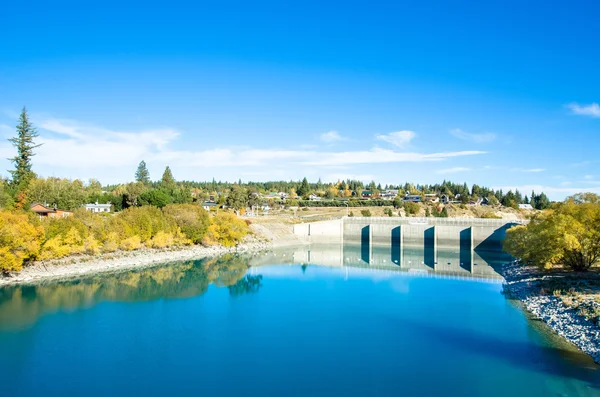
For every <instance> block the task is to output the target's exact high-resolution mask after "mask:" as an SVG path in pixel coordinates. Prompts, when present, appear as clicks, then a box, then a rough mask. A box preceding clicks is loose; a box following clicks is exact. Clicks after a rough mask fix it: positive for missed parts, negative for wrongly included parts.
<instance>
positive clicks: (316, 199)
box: [308, 194, 321, 201]
mask: <svg viewBox="0 0 600 397" xmlns="http://www.w3.org/2000/svg"><path fill="white" fill-rule="evenodd" d="M308 199H309V200H310V201H320V200H321V197H319V196H317V195H316V194H311V195H310V196H308Z"/></svg>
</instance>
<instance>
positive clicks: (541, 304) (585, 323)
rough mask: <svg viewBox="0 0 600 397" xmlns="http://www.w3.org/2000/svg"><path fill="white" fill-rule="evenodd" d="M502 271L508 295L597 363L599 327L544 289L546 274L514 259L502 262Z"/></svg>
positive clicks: (599, 360) (599, 354)
mask: <svg viewBox="0 0 600 397" xmlns="http://www.w3.org/2000/svg"><path fill="white" fill-rule="evenodd" d="M502 273H503V276H504V278H505V280H506V284H505V293H506V294H507V295H508V296H510V297H513V298H516V299H518V300H520V301H521V302H523V304H524V306H525V308H526V309H527V310H528V311H529V312H531V313H532V314H533V315H534V316H536V317H537V318H539V319H540V320H542V321H544V322H545V323H546V324H548V326H550V328H552V330H554V332H556V333H557V334H558V335H560V336H562V337H563V338H565V339H566V340H568V341H569V342H571V343H573V344H574V345H575V346H577V347H578V348H579V349H581V350H582V351H583V352H584V353H586V354H589V355H590V356H592V358H593V359H594V361H595V362H596V363H598V364H600V327H599V326H598V325H597V324H595V323H593V322H592V321H589V320H586V319H585V318H584V317H582V316H581V315H579V313H578V312H577V310H575V309H572V308H570V307H568V306H566V305H565V304H564V303H563V301H562V300H561V299H560V298H559V297H557V296H554V295H552V291H546V290H545V289H544V288H543V284H544V282H545V281H546V277H547V276H545V275H544V274H540V272H539V270H537V269H536V268H532V267H527V266H522V265H520V264H518V263H516V262H513V263H509V264H506V265H504V266H503V268H502Z"/></svg>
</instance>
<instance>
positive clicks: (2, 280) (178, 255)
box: [0, 241, 271, 287]
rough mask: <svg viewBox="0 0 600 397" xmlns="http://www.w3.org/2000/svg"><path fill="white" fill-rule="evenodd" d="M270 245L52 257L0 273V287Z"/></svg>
mask: <svg viewBox="0 0 600 397" xmlns="http://www.w3.org/2000/svg"><path fill="white" fill-rule="evenodd" d="M270 247H271V243H268V242H261V241H253V242H246V243H242V244H239V245H237V246H236V247H223V246H211V247H204V246H192V247H186V248H183V249H174V250H156V249H145V250H139V251H132V252H126V253H123V252H120V253H116V254H114V255H112V256H108V255H104V256H101V257H98V258H90V257H74V258H66V259H63V260H61V261H52V262H51V263H43V262H36V263H34V264H32V265H30V266H26V267H24V268H23V270H22V271H20V272H19V273H15V274H12V275H8V276H4V277H0V287H2V286H6V285H11V284H21V283H34V282H40V281H46V280H56V279H64V278H72V277H80V276H85V275H91V274H97V273H106V272H112V271H120V270H128V269H134V268H141V267H147V266H153V265H159V264H163V263H168V262H174V261H182V260H193V259H201V258H206V257H211V256H218V255H223V254H227V253H232V252H235V253H247V252H258V251H263V250H267V249H269V248H270ZM67 262H70V263H67Z"/></svg>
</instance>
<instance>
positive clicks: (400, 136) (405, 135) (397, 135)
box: [377, 130, 417, 149]
mask: <svg viewBox="0 0 600 397" xmlns="http://www.w3.org/2000/svg"><path fill="white" fill-rule="evenodd" d="M416 136H417V134H415V133H414V132H413V131H408V130H402V131H396V132H390V133H389V134H387V135H377V139H380V140H382V141H385V142H387V143H390V144H392V145H394V146H398V147H399V148H401V149H403V148H404V147H405V146H406V145H408V144H409V143H410V142H411V141H412V140H413V139H414V138H415V137H416Z"/></svg>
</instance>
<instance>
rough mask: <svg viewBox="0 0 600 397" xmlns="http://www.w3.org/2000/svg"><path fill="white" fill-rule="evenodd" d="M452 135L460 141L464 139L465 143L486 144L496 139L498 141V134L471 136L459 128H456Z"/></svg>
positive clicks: (451, 131) (489, 133) (487, 133)
mask: <svg viewBox="0 0 600 397" xmlns="http://www.w3.org/2000/svg"><path fill="white" fill-rule="evenodd" d="M450 133H451V134H452V135H454V136H455V137H457V138H458V139H462V140H463V141H470V142H475V143H486V142H491V141H493V140H494V139H496V134H493V133H491V132H484V133H481V134H471V133H468V132H465V131H463V130H461V129H459V128H455V129H453V130H450Z"/></svg>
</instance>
